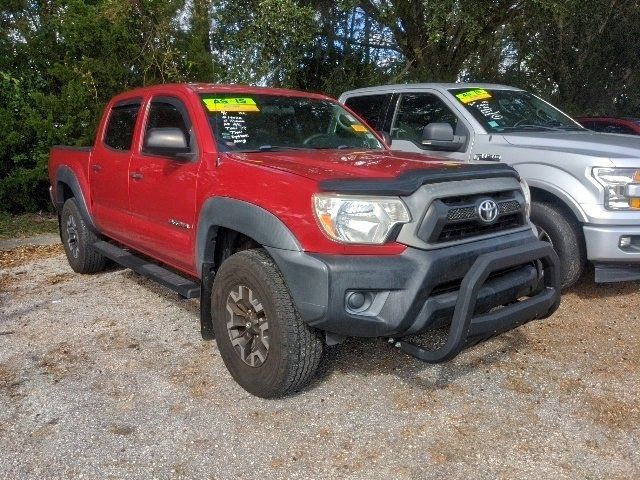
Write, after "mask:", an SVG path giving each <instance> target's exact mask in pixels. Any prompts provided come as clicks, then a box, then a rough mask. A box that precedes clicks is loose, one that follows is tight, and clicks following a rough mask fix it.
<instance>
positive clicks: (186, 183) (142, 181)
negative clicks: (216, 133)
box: [129, 96, 199, 270]
mask: <svg viewBox="0 0 640 480" xmlns="http://www.w3.org/2000/svg"><path fill="white" fill-rule="evenodd" d="M158 128H177V129H180V130H181V131H182V132H183V133H184V135H185V136H186V138H187V143H188V145H189V149H190V153H189V154H186V155H181V156H180V157H175V156H174V157H171V156H165V155H158V154H155V153H151V151H150V148H148V146H147V140H148V136H149V132H150V130H152V129H158ZM141 134H142V144H141V146H140V150H139V151H138V152H135V153H134V154H133V155H132V158H131V164H130V166H129V201H130V205H131V214H132V219H131V222H132V226H131V232H132V236H133V238H132V241H134V242H135V247H136V248H137V249H139V250H141V251H143V252H145V253H147V254H149V255H151V256H153V257H155V258H157V259H159V260H161V261H163V262H165V263H168V264H169V265H172V266H174V267H177V268H180V269H183V270H190V269H191V268H192V267H193V239H194V235H195V229H194V226H195V218H194V217H195V197H196V183H197V176H198V167H199V152H198V142H197V139H196V135H195V129H194V128H193V124H192V122H191V119H190V117H189V113H188V110H187V108H186V106H185V103H184V102H183V100H181V99H180V98H178V97H173V96H155V97H153V98H151V100H150V102H149V104H148V109H147V115H146V121H145V124H144V125H143V130H142V132H141Z"/></svg>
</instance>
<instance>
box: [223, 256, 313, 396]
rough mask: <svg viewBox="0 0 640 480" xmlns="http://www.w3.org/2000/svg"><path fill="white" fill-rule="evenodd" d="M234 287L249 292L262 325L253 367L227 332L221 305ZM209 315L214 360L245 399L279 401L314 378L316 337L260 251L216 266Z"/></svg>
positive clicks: (273, 266) (226, 312)
mask: <svg viewBox="0 0 640 480" xmlns="http://www.w3.org/2000/svg"><path fill="white" fill-rule="evenodd" d="M240 286H245V287H247V288H249V289H251V291H252V294H253V295H254V296H255V298H256V299H259V301H260V303H261V306H262V309H263V312H264V315H265V318H266V319H267V321H268V344H269V347H268V351H267V355H266V359H265V360H264V361H263V363H262V364H260V365H259V366H251V365H249V364H247V363H245V361H244V360H243V359H242V357H241V354H239V353H238V351H237V350H236V348H234V346H233V344H232V341H231V338H230V332H229V329H228V328H227V321H229V318H230V317H229V313H228V311H227V301H228V299H229V298H230V293H231V291H232V290H234V291H235V290H236V289H238V288H239V287H240ZM211 312H212V316H213V330H214V332H215V338H216V341H217V343H218V349H219V351H220V355H221V356H222V359H223V361H224V363H225V365H226V367H227V369H228V370H229V372H230V373H231V376H232V377H233V378H234V379H235V380H236V382H237V383H238V384H239V385H240V386H241V387H242V388H244V389H245V390H246V391H248V392H249V393H251V394H253V395H256V396H258V397H262V398H275V397H280V396H283V395H287V394H290V393H293V392H295V391H298V390H300V389H302V388H303V387H304V386H305V385H307V383H308V382H309V381H310V380H311V379H312V378H313V377H314V375H315V373H316V370H317V368H318V365H319V364H320V360H321V357H322V353H323V347H324V344H323V341H322V337H321V335H320V332H319V331H318V330H316V329H313V328H311V327H309V326H308V325H307V324H306V323H304V321H303V320H302V319H301V318H300V315H299V314H298V312H297V310H296V308H295V305H294V303H293V300H292V298H291V295H290V293H289V289H288V288H287V286H286V284H285V281H284V279H283V277H282V274H281V273H280V271H279V269H278V267H277V266H276V264H275V263H274V261H273V260H272V259H271V257H270V256H269V255H268V254H267V252H266V251H265V250H264V249H253V250H246V251H242V252H238V253H235V254H234V255H232V256H230V257H229V258H228V259H227V260H225V261H224V262H223V263H222V265H221V266H220V269H219V270H218V272H217V273H216V276H215V280H214V282H213V289H212V295H211ZM256 363H257V362H256Z"/></svg>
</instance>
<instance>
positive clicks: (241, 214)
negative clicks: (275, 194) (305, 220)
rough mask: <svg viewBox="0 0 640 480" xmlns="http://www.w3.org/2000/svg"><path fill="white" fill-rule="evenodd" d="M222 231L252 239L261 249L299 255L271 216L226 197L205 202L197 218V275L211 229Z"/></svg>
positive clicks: (288, 235) (290, 236)
mask: <svg viewBox="0 0 640 480" xmlns="http://www.w3.org/2000/svg"><path fill="white" fill-rule="evenodd" d="M212 227H214V228H218V227H224V228H229V229H231V230H235V231H237V232H240V233H242V234H244V235H246V236H247V237H249V238H252V239H253V240H255V241H256V242H258V243H259V244H260V245H262V246H264V247H271V248H278V249H281V250H291V251H294V252H300V251H302V247H301V246H300V243H299V242H298V240H297V239H296V237H295V236H294V235H293V233H291V230H289V228H287V226H286V225H285V224H284V223H283V222H282V221H281V220H280V219H279V218H278V217H276V216H275V215H274V214H272V213H271V212H268V211H267V210H265V209H264V208H262V207H259V206H258V205H254V204H253V203H249V202H245V201H243V200H237V199H234V198H230V197H212V198H210V199H208V200H207V201H206V202H205V203H204V205H203V206H202V209H201V210H200V216H199V217H198V227H197V228H198V230H197V232H196V267H197V268H198V273H202V272H201V268H202V264H203V262H204V261H205V260H206V258H205V255H206V253H207V244H208V243H209V242H210V241H211V240H212V238H211V235H210V234H209V232H210V230H211V228H212Z"/></svg>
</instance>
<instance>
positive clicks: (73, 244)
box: [60, 198, 106, 273]
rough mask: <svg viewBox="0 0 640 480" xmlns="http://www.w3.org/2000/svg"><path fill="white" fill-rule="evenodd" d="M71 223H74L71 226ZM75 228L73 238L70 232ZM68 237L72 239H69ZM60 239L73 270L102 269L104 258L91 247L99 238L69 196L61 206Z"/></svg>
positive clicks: (81, 271) (104, 262) (89, 270)
mask: <svg viewBox="0 0 640 480" xmlns="http://www.w3.org/2000/svg"><path fill="white" fill-rule="evenodd" d="M71 225H74V227H72V226H71ZM71 230H75V238H73V235H72V234H71V233H70V232H71ZM70 238H72V240H71V241H70ZM60 239H61V240H62V245H63V246H64V251H65V253H66V254H67V260H68V261H69V265H71V268H72V269H73V271H74V272H77V273H95V272H100V271H102V270H104V267H105V264H106V259H105V257H104V256H102V255H101V254H99V253H98V252H96V251H95V250H94V249H93V244H94V243H95V242H97V241H98V240H99V239H98V237H97V235H96V234H95V233H93V232H92V231H91V230H90V229H89V228H88V227H87V224H86V223H85V221H84V219H83V218H82V215H81V214H80V210H79V209H78V205H77V204H76V201H75V200H74V199H73V198H70V199H69V200H67V201H66V202H64V205H63V207H62V212H61V214H60Z"/></svg>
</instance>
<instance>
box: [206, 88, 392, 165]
mask: <svg viewBox="0 0 640 480" xmlns="http://www.w3.org/2000/svg"><path fill="white" fill-rule="evenodd" d="M201 98H202V104H203V107H204V109H205V112H206V113H207V116H208V117H209V123H210V125H211V129H212V131H213V135H214V137H215V139H216V143H217V145H218V148H219V149H220V151H226V152H229V151H231V152H268V151H274V150H295V149H315V150H318V149H349V148H355V149H367V150H371V149H373V150H380V149H382V148H384V147H383V146H382V144H381V143H380V142H379V141H378V140H377V138H376V136H375V135H374V134H373V132H372V131H371V130H370V129H369V127H367V126H366V125H363V124H362V123H361V122H360V121H358V120H357V119H356V118H355V117H354V116H353V115H351V114H350V113H349V112H347V111H346V110H345V109H344V108H342V107H341V106H340V105H339V104H338V103H335V102H331V101H328V100H318V99H311V98H305V97H295V96H290V97H287V96H283V95H264V94H260V95H256V94H249V93H246V94H245V93H232V94H226V93H216V94H203V95H201Z"/></svg>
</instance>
